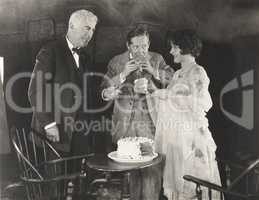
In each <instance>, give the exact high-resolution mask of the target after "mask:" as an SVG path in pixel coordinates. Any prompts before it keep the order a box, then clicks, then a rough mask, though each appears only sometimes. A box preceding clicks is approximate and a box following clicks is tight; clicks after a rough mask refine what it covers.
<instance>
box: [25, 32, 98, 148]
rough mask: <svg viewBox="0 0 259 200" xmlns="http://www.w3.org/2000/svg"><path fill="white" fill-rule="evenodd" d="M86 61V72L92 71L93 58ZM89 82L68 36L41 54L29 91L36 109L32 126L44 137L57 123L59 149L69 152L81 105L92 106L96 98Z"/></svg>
mask: <svg viewBox="0 0 259 200" xmlns="http://www.w3.org/2000/svg"><path fill="white" fill-rule="evenodd" d="M84 61H85V62H84V72H91V70H92V69H93V68H92V64H91V59H90V57H89V56H87V55H86V54H84ZM88 79H89V78H88ZM86 80H87V78H85V79H84V78H83V72H82V71H80V70H79V69H78V68H77V66H76V63H75V60H74V58H73V55H72V53H71V51H70V49H69V47H68V44H67V41H66V39H65V37H64V38H61V39H59V40H56V41H53V42H51V43H49V44H47V45H46V46H44V47H43V48H42V49H41V50H40V51H39V53H38V55H37V57H36V63H35V67H34V70H33V73H32V77H31V81H30V85H29V90H28V97H29V101H30V103H31V106H32V108H33V116H32V123H31V126H32V128H33V129H35V130H36V131H38V132H41V133H43V134H44V133H45V130H44V127H45V126H46V125H47V124H49V123H51V122H56V123H57V124H58V127H59V131H60V143H59V144H57V146H56V147H57V148H58V149H60V150H62V151H70V142H71V138H72V133H73V131H74V122H75V121H76V120H77V116H78V112H81V113H84V111H82V108H83V105H82V102H84V103H87V104H88V106H89V104H90V106H91V100H92V99H93V98H94V97H93V96H92V95H93V94H94V93H95V92H96V91H93V89H91V88H93V87H91V82H89V80H88V81H87V82H86ZM87 84H88V85H87ZM71 88H73V89H71ZM78 102H80V103H78ZM86 120H87V119H86Z"/></svg>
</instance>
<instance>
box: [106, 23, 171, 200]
mask: <svg viewBox="0 0 259 200" xmlns="http://www.w3.org/2000/svg"><path fill="white" fill-rule="evenodd" d="M126 45H127V51H126V52H124V53H122V54H120V55H117V56H115V57H114V58H113V59H112V60H111V61H110V62H109V64H108V71H107V73H106V76H105V79H104V82H103V88H104V89H103V90H102V97H103V99H104V100H106V101H110V100H114V110H113V118H112V119H113V124H112V125H113V127H112V131H111V134H112V137H113V142H114V143H116V142H117V141H118V140H119V139H120V138H122V137H129V136H132V137H134V136H140V137H148V138H151V139H154V134H155V126H154V123H153V121H152V103H151V98H148V97H149V94H150V93H152V92H153V91H155V90H156V89H157V88H163V87H165V86H166V85H167V84H168V83H169V81H170V78H171V77H172V74H173V70H172V69H171V68H170V67H169V66H168V65H166V63H165V61H164V59H163V57H162V56H161V55H160V54H158V53H155V52H150V51H149V50H148V49H149V46H150V40H149V33H148V31H147V29H146V27H145V26H141V25H139V26H137V27H135V28H134V29H132V30H131V31H130V32H129V33H128V35H127V43H126ZM160 167H161V166H155V167H151V168H149V169H145V170H141V171H138V172H136V173H131V188H130V189H131V192H130V193H131V198H133V199H134V200H135V199H137V200H158V198H159V192H160V188H161V169H160Z"/></svg>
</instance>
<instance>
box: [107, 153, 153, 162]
mask: <svg viewBox="0 0 259 200" xmlns="http://www.w3.org/2000/svg"><path fill="white" fill-rule="evenodd" d="M157 156H158V154H157V153H154V155H146V156H142V157H141V158H139V159H131V158H126V157H120V156H118V154H117V151H113V152H111V153H109V154H108V157H109V158H110V159H112V160H114V161H116V162H121V163H143V162H149V161H151V160H153V159H154V158H156V157H157Z"/></svg>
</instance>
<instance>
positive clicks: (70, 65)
mask: <svg viewBox="0 0 259 200" xmlns="http://www.w3.org/2000/svg"><path fill="white" fill-rule="evenodd" d="M60 46H61V49H62V55H63V56H62V57H63V58H64V62H65V66H64V67H66V68H67V69H68V72H69V73H72V74H71V75H72V81H75V82H77V83H79V80H78V78H81V77H82V75H81V74H80V72H79V69H78V67H77V65H76V61H75V59H74V57H73V55H72V53H71V51H70V49H69V47H68V44H67V41H66V38H65V37H64V38H62V40H61V42H60Z"/></svg>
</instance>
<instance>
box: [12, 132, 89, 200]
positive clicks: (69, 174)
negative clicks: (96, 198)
mask: <svg viewBox="0 0 259 200" xmlns="http://www.w3.org/2000/svg"><path fill="white" fill-rule="evenodd" d="M11 139H12V144H13V146H14V149H15V152H16V154H17V157H18V161H19V167H20V170H21V176H20V178H21V180H22V183H23V186H24V189H25V191H26V196H27V199H29V200H42V199H44V200H48V199H51V200H56V199H57V200H61V199H66V200H69V199H71V198H74V199H77V200H80V199H86V198H88V197H89V196H90V194H89V193H88V191H87V185H86V183H87V175H88V174H87V173H88V171H87V167H86V160H87V159H88V158H89V157H90V156H92V155H91V154H90V155H83V156H73V157H68V158H61V156H60V155H59V153H58V152H57V151H56V150H55V149H54V148H53V146H52V145H51V142H50V141H49V140H48V139H47V138H46V137H45V136H43V135H41V134H39V133H37V132H36V131H32V130H28V131H26V130H25V129H20V130H19V129H15V128H14V129H13V130H12V131H11ZM71 162H78V163H81V169H80V170H78V171H73V169H70V168H69V165H70V163H71Z"/></svg>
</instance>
